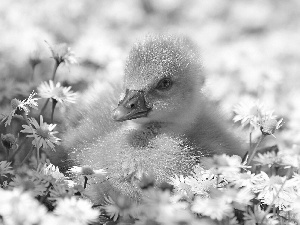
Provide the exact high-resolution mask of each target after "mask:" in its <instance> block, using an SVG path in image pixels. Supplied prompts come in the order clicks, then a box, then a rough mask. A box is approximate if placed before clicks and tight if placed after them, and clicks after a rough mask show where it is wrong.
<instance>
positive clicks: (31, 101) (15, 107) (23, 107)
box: [1, 91, 38, 126]
mask: <svg viewBox="0 0 300 225" xmlns="http://www.w3.org/2000/svg"><path fill="white" fill-rule="evenodd" d="M35 95H36V93H35V92H34V91H33V92H32V93H31V94H30V95H29V97H28V98H27V99H24V100H23V101H21V100H18V99H16V98H14V99H12V100H11V103H10V105H11V112H10V113H9V114H8V115H5V116H4V117H3V118H2V120H1V122H3V121H5V120H6V122H5V126H7V125H10V123H11V120H12V118H13V117H14V116H15V115H22V116H27V115H28V113H29V111H30V110H29V108H28V107H31V108H33V109H36V110H37V109H38V108H37V106H38V103H37V102H36V101H37V100H38V98H34V96H35Z"/></svg>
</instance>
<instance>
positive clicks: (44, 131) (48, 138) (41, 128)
mask: <svg viewBox="0 0 300 225" xmlns="http://www.w3.org/2000/svg"><path fill="white" fill-rule="evenodd" d="M28 120H29V122H30V126H29V125H22V127H23V128H24V129H23V130H21V132H22V133H27V134H29V135H27V137H33V138H34V139H33V141H32V144H33V145H34V146H35V147H36V148H37V149H39V148H41V147H43V148H51V149H52V150H55V149H54V144H56V145H59V144H60V139H59V138H57V137H55V136H54V134H56V133H58V132H57V131H53V129H54V128H55V127H56V124H47V123H44V121H43V116H42V115H40V124H38V122H37V121H36V120H35V119H34V118H31V119H28Z"/></svg>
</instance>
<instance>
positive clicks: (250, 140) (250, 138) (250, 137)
mask: <svg viewBox="0 0 300 225" xmlns="http://www.w3.org/2000/svg"><path fill="white" fill-rule="evenodd" d="M251 148H252V132H250V133H249V152H251Z"/></svg>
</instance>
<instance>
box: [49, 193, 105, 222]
mask: <svg viewBox="0 0 300 225" xmlns="http://www.w3.org/2000/svg"><path fill="white" fill-rule="evenodd" d="M54 214H55V215H57V216H60V217H62V218H65V219H67V220H68V221H71V222H73V224H81V225H84V224H86V225H87V224H89V223H92V222H96V221H97V219H98V216H99V212H98V210H96V209H93V208H92V204H91V203H90V202H88V201H87V200H83V199H76V198H75V197H71V198H64V199H58V200H57V206H56V208H55V210H54Z"/></svg>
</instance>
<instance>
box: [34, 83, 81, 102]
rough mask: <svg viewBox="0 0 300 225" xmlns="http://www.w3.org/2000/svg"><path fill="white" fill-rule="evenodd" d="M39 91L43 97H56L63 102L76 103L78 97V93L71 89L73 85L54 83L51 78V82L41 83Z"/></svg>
mask: <svg viewBox="0 0 300 225" xmlns="http://www.w3.org/2000/svg"><path fill="white" fill-rule="evenodd" d="M38 93H39V95H40V96H41V97H42V98H50V99H55V100H56V101H57V102H59V103H61V104H66V103H75V102H76V99H77V94H76V93H74V92H73V91H71V86H69V87H63V86H61V84H60V83H59V82H57V83H56V84H55V85H54V83H53V81H52V80H49V83H47V82H46V81H45V82H43V83H41V84H40V86H38Z"/></svg>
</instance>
